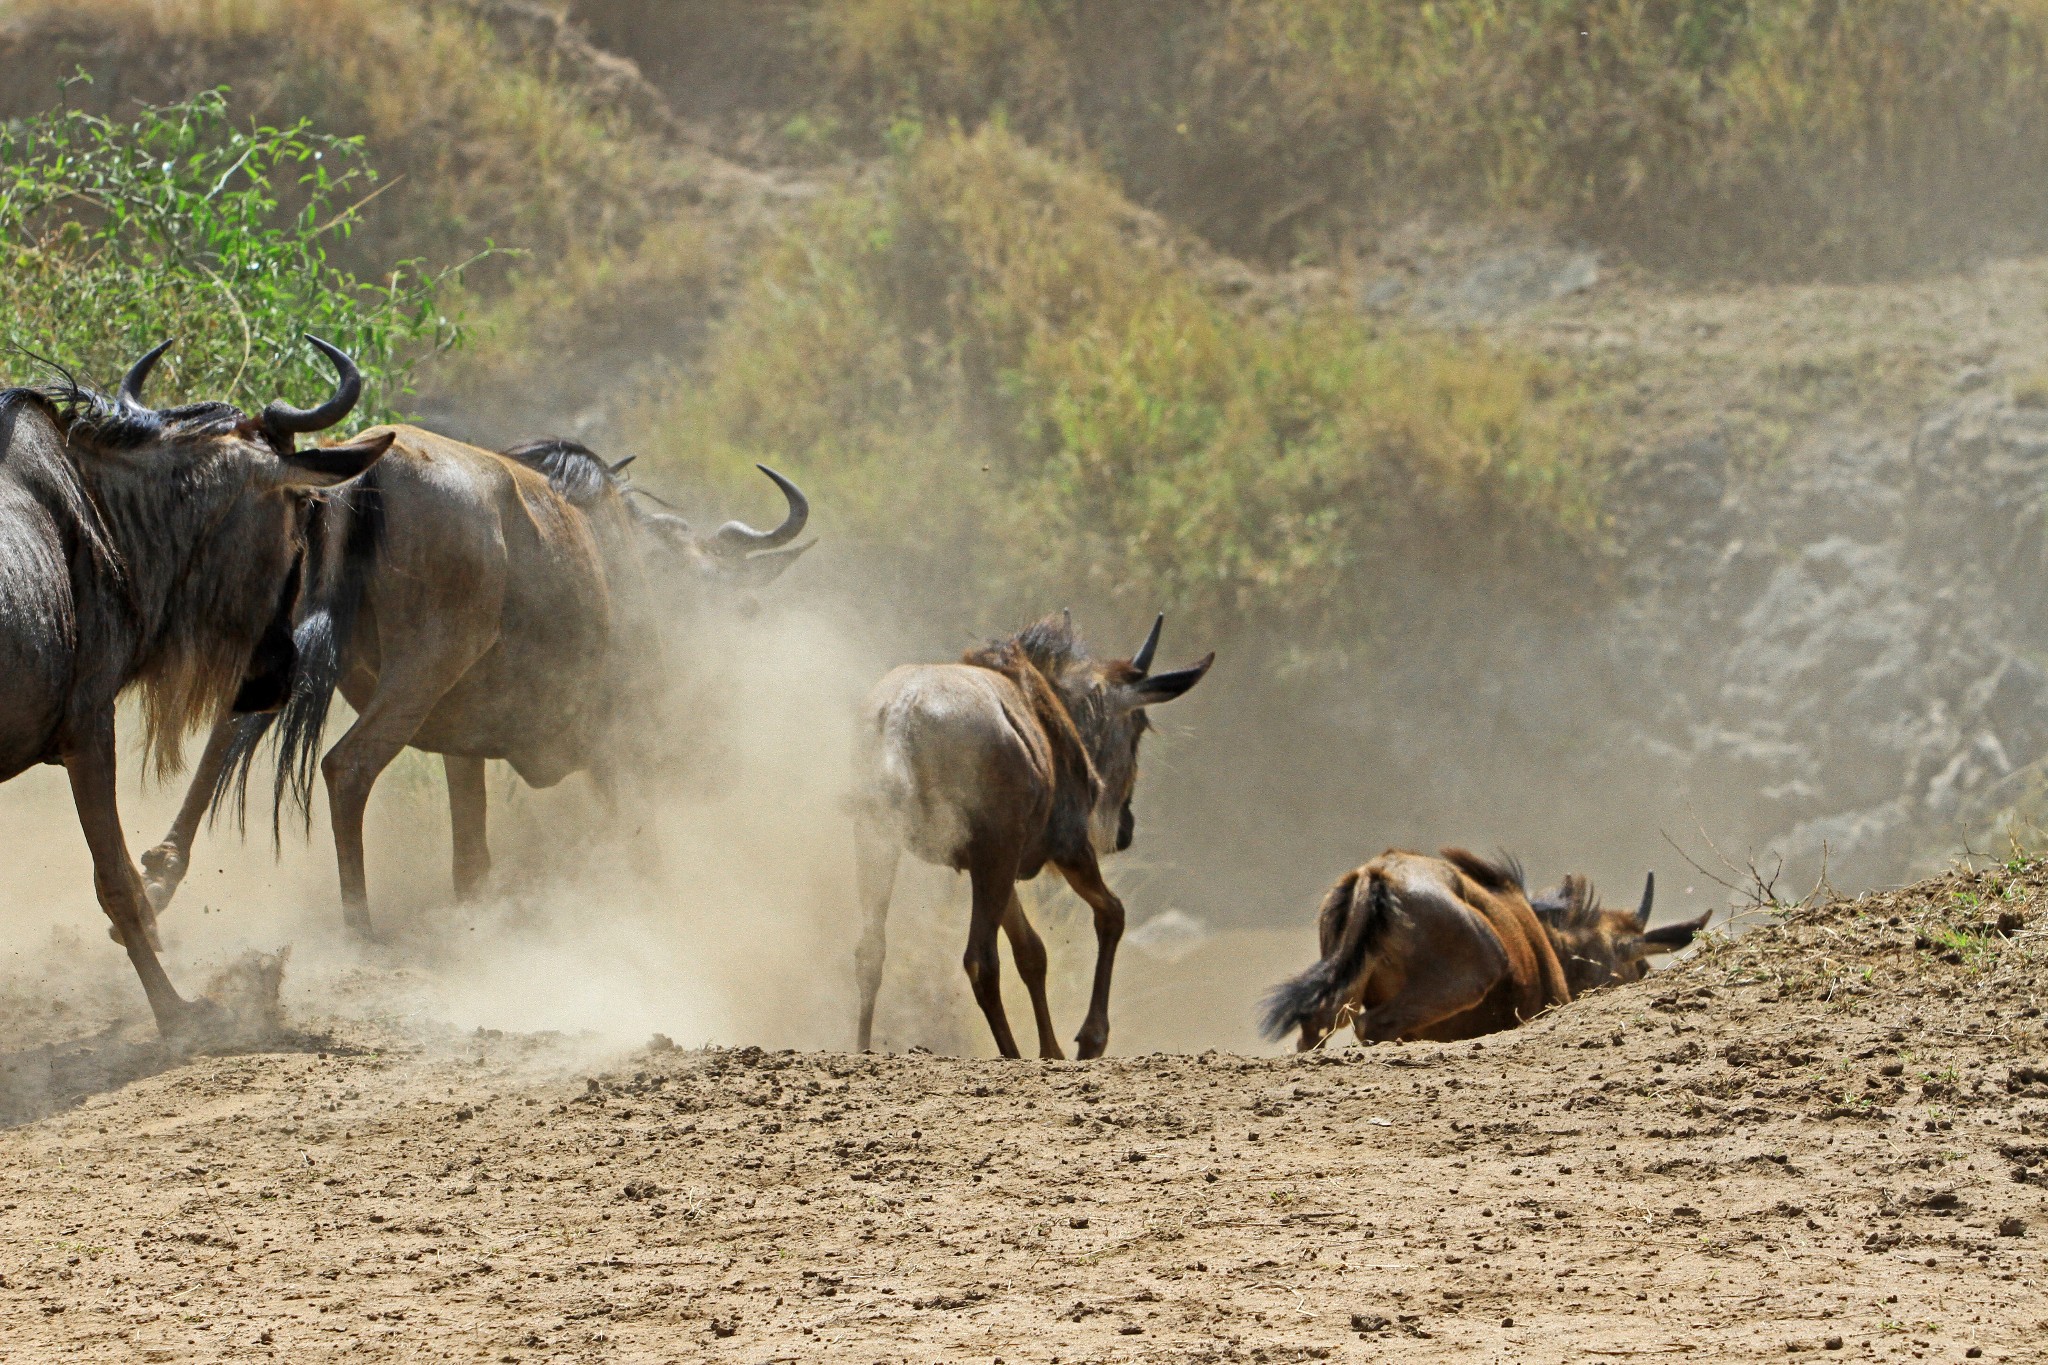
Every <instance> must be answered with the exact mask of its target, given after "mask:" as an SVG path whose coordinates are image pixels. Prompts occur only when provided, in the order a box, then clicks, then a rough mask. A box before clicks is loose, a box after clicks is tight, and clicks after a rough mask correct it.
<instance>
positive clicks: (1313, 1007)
mask: <svg viewBox="0 0 2048 1365" xmlns="http://www.w3.org/2000/svg"><path fill="white" fill-rule="evenodd" d="M1346 904H1348V905H1349V908H1350V914H1349V916H1348V917H1347V918H1346V920H1345V923H1344V931H1343V933H1342V934H1341V935H1339V937H1338V939H1337V942H1336V945H1335V946H1334V947H1333V948H1331V949H1329V950H1328V951H1327V952H1326V953H1325V954H1324V956H1323V960H1322V961H1320V962H1318V963H1316V965H1315V966H1313V967H1310V968H1309V969H1308V970H1307V971H1305V972H1303V973H1302V974H1301V975H1300V976H1297V977H1295V978H1293V979H1292V980H1290V981H1283V982H1281V983H1280V984H1279V985H1277V986H1275V987H1274V988H1273V990H1272V992H1271V993H1270V994H1269V995H1267V996H1266V1000H1265V1007H1264V1008H1265V1015H1264V1018H1263V1019H1262V1021H1261V1023H1260V1031H1261V1032H1263V1033H1264V1034H1265V1035H1266V1037H1267V1038H1279V1037H1281V1036H1282V1035H1283V1034H1286V1033H1288V1032H1290V1031H1292V1030H1294V1029H1297V1028H1300V1027H1301V1026H1302V1025H1303V1024H1304V1023H1306V1022H1308V1021H1309V1020H1311V1019H1314V1018H1315V1017H1316V1016H1318V1015H1320V1014H1321V1013H1323V1012H1324V1011H1325V1010H1328V1009H1330V1008H1331V1007H1332V1006H1334V1005H1335V1004H1336V1003H1337V1001H1338V1000H1339V999H1340V998H1341V997H1343V995H1344V994H1345V993H1346V992H1347V991H1349V990H1350V989H1351V985H1352V983H1353V982H1355V981H1357V980H1358V977H1359V974H1360V973H1361V972H1363V971H1364V970H1365V969H1366V967H1367V965H1368V964H1369V963H1370V962H1371V961H1372V960H1373V958H1375V957H1377V956H1378V955H1379V950H1380V945H1381V944H1383V943H1385V942H1386V937H1387V931H1388V930H1389V929H1390V928H1391V927H1392V925H1393V922H1394V912H1395V911H1396V910H1397V909H1398V908H1399V906H1400V898H1399V896H1398V895H1397V894H1396V893H1395V891H1394V886H1393V883H1392V882H1390V881H1388V880H1387V878H1386V877H1384V876H1380V875H1361V872H1360V871H1352V872H1347V873H1345V874H1344V876H1343V878H1342V879H1341V880H1340V881H1339V882H1338V883H1337V884H1336V885H1335V886H1333V887H1331V888H1330V894H1329V895H1328V896H1325V897H1324V898H1323V908H1322V912H1321V913H1322V914H1323V915H1324V916H1326V917H1327V916H1330V915H1331V914H1332V913H1333V912H1337V911H1341V910H1342V909H1343V907H1344V906H1345V905H1346Z"/></svg>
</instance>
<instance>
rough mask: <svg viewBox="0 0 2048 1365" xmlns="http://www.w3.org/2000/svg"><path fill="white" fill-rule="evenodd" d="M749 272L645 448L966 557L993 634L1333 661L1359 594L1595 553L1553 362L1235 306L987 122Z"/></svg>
mask: <svg viewBox="0 0 2048 1365" xmlns="http://www.w3.org/2000/svg"><path fill="white" fill-rule="evenodd" d="M747 277H748V279H749V284H748V286H747V287H746V290H745V292H744V294H743V296H742V298H741V299H740V301H739V303H738V305H737V307H736V308H735V309H734V311H733V312H732V314H731V316H730V317H729V319H728V320H727V322H726V323H725V325H724V327H723V329H722V330H721V332H720V333H719V334H718V335H717V336H716V337H715V338H714V340H713V342H712V344H711V348H710V353H709V355H708V357H707V360H706V363H705V366H704V370H703V373H702V374H700V375H696V376H693V377H692V378H691V379H690V380H689V381H688V382H685V383H681V384H678V385H676V386H674V387H673V388H671V389H669V390H667V391H665V392H663V393H660V394H658V395H656V396H654V397H653V398H651V399H650V400H649V402H648V404H647V407H646V409H645V411H644V412H643V413H642V414H641V418H640V423H639V425H640V426H641V428H642V429H643V431H644V433H645V436H644V441H645V443H646V446H647V448H649V449H651V450H653V451H655V452H657V453H658V454H659V455H660V456H662V457H663V458H664V459H665V460H666V461H668V462H669V463H670V464H671V465H675V464H687V465H689V466H691V467H692V472H693V475H694V476H695V477H696V478H699V479H707V480H720V479H729V478H731V477H732V474H731V472H730V471H733V470H738V469H744V467H745V463H746V462H747V461H748V460H754V459H760V460H764V461H767V462H770V463H778V462H786V463H788V464H789V465H790V466H791V467H792V468H794V469H796V470H798V471H800V474H801V477H802V478H803V479H804V480H805V481H806V484H807V486H813V491H814V492H816V493H817V494H818V503H819V505H820V506H821V507H830V508H832V509H833V510H834V512H835V514H836V515H837V517H839V518H843V521H842V522H841V524H842V525H844V526H847V527H848V528H849V529H851V530H853V531H854V532H855V533H856V534H865V535H866V536H868V537H870V538H873V539H877V540H881V541H883V542H885V543H887V544H888V545H889V547H890V548H891V549H892V550H893V549H898V548H901V549H907V550H909V551H910V552H912V553H923V554H925V555H928V556H930V557H931V560H932V565H933V567H934V568H935V569H936V568H939V567H941V566H943V567H946V568H949V569H950V568H953V567H956V566H958V565H960V564H962V563H964V564H966V565H968V566H969V572H970V573H971V574H972V576H973V579H974V586H975V588H976V589H977V591H979V592H980V593H982V594H983V595H984V596H985V597H986V598H988V599H989V605H990V611H991V616H992V618H994V617H995V615H996V614H997V613H998V612H1007V613H1010V614H1015V613H1017V612H1023V611H1031V610H1043V609H1044V607H1045V606H1046V605H1047V604H1048V603H1049V602H1056V601H1058V600H1062V595H1066V596H1070V597H1071V598H1073V599H1074V600H1076V601H1077V602H1081V601H1092V602H1099V603H1117V604H1121V605H1124V606H1126V607H1128V609H1129V610H1130V611H1131V612H1133V613H1138V612H1142V611H1145V610H1149V609H1151V608H1152V607H1154V606H1165V607H1171V608H1173V609H1175V610H1176V611H1181V612H1192V613H1193V614H1194V616H1195V617H1196V618H1197V620H1198V621H1199V622H1200V624H1201V626H1202V628H1203V629H1205V630H1208V631H1211V632H1219V633H1227V632H1232V631H1235V630H1239V629H1243V628H1247V627H1255V626H1256V624H1257V623H1258V622H1259V621H1260V620H1262V619H1276V614H1277V617H1284V618H1285V619H1286V620H1288V621H1290V622H1293V623H1295V624H1297V625H1298V626H1302V627H1305V628H1306V630H1305V632H1304V633H1305V636H1306V637H1308V638H1311V639H1313V640H1314V641H1316V642H1319V643H1323V644H1328V643H1331V642H1333V641H1338V640H1341V639H1343V638H1345V637H1346V636H1347V634H1348V633H1350V632H1353V631H1356V630H1362V629H1367V628H1369V627H1370V625H1371V624H1372V623H1373V621H1374V619H1375V605H1376V600H1377V594H1376V593H1375V591H1374V589H1373V585H1375V584H1378V583H1385V582H1390V581H1394V580H1398V579H1399V578H1400V577H1402V576H1403V575H1404V574H1413V573H1414V572H1415V571H1417V570H1418V569H1422V568H1428V569H1431V570H1437V569H1450V570H1452V571H1454V572H1455V571H1468V572H1475V573H1487V572H1497V571H1500V570H1502V569H1503V568H1509V567H1513V566H1521V567H1522V568H1527V567H1528V566H1530V565H1532V564H1535V563H1538V562H1542V561H1545V560H1546V559H1552V558H1554V557H1562V558H1564V559H1570V560H1573V561H1576V562H1579V563H1581V564H1583V563H1584V562H1585V558H1584V557H1585V556H1586V554H1587V552H1588V551H1590V550H1591V548H1592V547H1593V546H1594V545H1595V543H1596V542H1597V540H1598V511H1597V507H1598V502H1597V494H1598V455H1599V452H1600V451H1601V449H1602V440H1601V437H1600V433H1599V432H1598V431H1597V430H1596V429H1595V428H1594V425H1593V423H1592V422H1591V421H1590V420H1589V419H1588V417H1587V416H1586V414H1585V411H1584V407H1583V405H1582V404H1581V402H1580V401H1579V398H1578V396H1577V395H1576V393H1575V391H1574V390H1573V386H1572V383H1571V379H1570V376H1568V375H1567V374H1564V373H1562V372H1561V371H1560V370H1559V369H1558V367H1556V366H1555V365H1553V364H1550V363H1548V362H1544V361H1541V360H1538V359H1536V358H1534V357H1530V356H1526V355H1520V354H1516V353H1513V352H1510V351H1506V350H1503V349H1498V348H1494V347H1490V346H1487V345H1484V344H1479V343H1470V342H1459V341H1454V340H1451V339H1448V338H1443V337H1437V336H1426V335H1409V334H1404V333H1400V332H1392V331H1385V330H1378V329H1375V328H1374V327H1372V326H1370V325H1369V324H1367V323H1366V322H1364V321H1362V320H1361V319H1360V318H1359V317H1357V316H1356V315H1355V314H1352V313H1349V312H1347V311H1344V310H1342V309H1340V308H1335V307H1330V308H1324V307H1313V306H1312V307H1309V308H1308V309H1306V310H1305V311H1303V312H1301V313H1299V314H1295V313H1292V312H1290V311H1286V310H1281V311H1278V312H1276V313H1273V314H1262V313H1258V312H1255V311H1253V310H1251V309H1248V308H1247V309H1243V310H1240V309H1238V308H1234V307H1233V306H1231V305H1230V304H1229V303H1227V302H1226V301H1225V300H1224V299H1222V298H1221V297H1219V296H1218V295H1217V294H1216V293H1215V292H1214V291H1212V290H1211V289H1209V288H1208V287H1206V286H1205V285H1204V283H1203V280H1202V276H1201V275H1200V273H1199V271H1197V270H1196V269H1194V268H1193V267H1192V266H1191V265H1190V264H1189V263H1188V262H1187V261H1185V260H1183V259H1182V253H1181V252H1180V251H1179V250H1178V249H1177V248H1176V247H1175V245H1174V243H1173V242H1172V240H1171V239H1170V238H1167V237H1165V236H1163V235H1162V234H1161V233H1160V232H1159V230H1158V228H1157V225H1156V223H1154V222H1153V220H1149V219H1147V218H1145V217H1144V216H1143V215H1140V214H1138V213H1137V212H1136V211H1134V210H1133V209H1132V208H1131V206H1130V205H1129V204H1128V203H1127V202H1126V201H1124V200H1123V199H1122V198H1121V196H1120V195H1118V194H1117V192H1116V190H1115V189H1114V187H1113V186H1111V185H1110V184H1109V183H1108V182H1107V181H1106V180H1104V179H1103V178H1102V177H1100V176H1098V175H1093V174H1089V173H1086V172H1083V171H1079V170H1076V169H1074V168H1072V167H1071V166H1068V165H1065V164H1063V163H1061V162H1059V161H1057V160H1055V159H1054V158H1051V157H1049V156H1047V155H1045V154H1044V153H1042V152H1039V151H1036V150H1033V149H1032V148H1030V147H1028V146H1025V145H1024V144H1022V143H1021V142H1019V141H1018V140H1017V139H1016V138H1014V137H1012V136H1011V135H1009V134H1008V133H1006V132H1004V131H1003V130H1002V129H1000V128H998V127H995V126H993V125H988V126H984V127H983V128H982V129H981V130H980V131H978V132H976V133H973V134H957V133H956V134H946V135H934V136H930V137H927V138H925V139H923V140H922V141H921V142H920V143H919V144H918V145H917V146H916V147H915V148H914V149H913V150H910V151H907V152H906V153H904V154H903V155H902V156H901V158H900V160H899V165H898V169H897V174H896V175H895V176H894V177H892V178H891V179H890V180H889V181H888V182H887V184H886V186H885V187H884V188H881V189H879V190H875V191H870V192H866V193H847V194H843V195H840V196H838V197H836V198H833V199H831V200H830V201H828V202H826V203H824V204H822V205H821V206H819V207H818V208H817V209H816V210H815V211H814V212H813V213H812V214H811V215H810V217H809V218H807V219H806V220H805V221H804V222H803V223H801V224H800V225H799V226H797V227H796V228H794V229H792V230H791V231H789V232H788V233H786V234H785V235H784V236H783V237H782V238H781V239H780V240H779V241H778V242H777V243H776V244H775V245H774V246H772V247H771V248H770V249H769V250H768V251H767V252H766V253H765V255H764V257H763V258H762V259H761V260H759V261H757V262H756V263H755V264H754V265H753V266H752V267H751V268H750V270H749V271H748V272H747Z"/></svg>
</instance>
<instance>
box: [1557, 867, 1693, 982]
mask: <svg viewBox="0 0 2048 1365" xmlns="http://www.w3.org/2000/svg"><path fill="white" fill-rule="evenodd" d="M1656 895H1657V875H1656V874H1655V873H1654V872H1653V873H1651V874H1650V875H1649V876H1647V877H1646V878H1644V880H1643V899H1642V903H1641V904H1640V905H1638V906H1637V907H1636V908H1635V910H1633V911H1628V910H1609V909H1607V908H1605V907H1604V906H1602V905H1601V904H1600V897H1599V896H1598V895H1597V894H1595V892H1594V890H1593V883H1592V882H1590V881H1588V880H1587V879H1586V878H1584V877H1581V876H1577V875H1572V876H1568V877H1566V878H1565V879H1564V882H1563V883H1562V884H1561V885H1560V886H1558V887H1557V889H1555V890H1553V891H1546V892H1544V893H1543V894H1542V895H1540V896H1537V897H1536V898H1535V899H1533V900H1532V901H1530V903H1529V904H1530V907H1531V908H1532V909H1534V910H1535V912H1536V918H1537V919H1539V920H1541V921H1542V922H1543V928H1544V930H1545V932H1547V933H1548V934H1549V935H1550V943H1551V946H1552V947H1553V948H1555V949H1556V950H1557V957H1558V961H1559V962H1560V963H1562V964H1563V966H1564V979H1565V984H1566V985H1567V986H1569V987H1570V988H1571V993H1572V998H1573V999H1574V1000H1576V999H1578V998H1579V997H1580V996H1582V995H1584V994H1586V993H1587V992H1588V991H1594V990H1598V989H1599V988H1600V987H1602V986H1607V985H1613V984H1616V983H1620V982H1629V981H1640V980H1642V979H1643V977H1645V976H1647V975H1648V974H1649V971H1650V958H1651V957H1652V956H1654V955H1655V954H1658V953H1675V952H1677V951H1678V950H1679V949H1680V948H1683V947H1685V946H1687V945H1688V944H1690V943H1691V942H1692V940H1693V936H1694V935H1695V934H1697V933H1699V931H1700V930H1702V929H1704V928H1706V927H1707V921H1708V920H1709V919H1710V918H1712V917H1713V912H1712V911H1711V910H1710V911H1708V912H1707V913H1706V914H1703V915H1701V916H1700V917H1699V918H1698V919H1690V920H1684V921H1681V922H1680V923H1677V924H1667V925H1665V926H1664V927H1663V928H1661V929H1652V928H1650V927H1649V926H1650V906H1651V903H1652V902H1653V901H1654V900H1655V899H1656Z"/></svg>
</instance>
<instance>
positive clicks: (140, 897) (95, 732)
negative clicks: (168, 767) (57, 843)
mask: <svg viewBox="0 0 2048 1365" xmlns="http://www.w3.org/2000/svg"><path fill="white" fill-rule="evenodd" d="M64 768H65V772H66V775H67V776H69V777H70V779H71V800H72V803H73V804H74V805H76V806H77V808H78V824H79V827H80V829H82V830H83V831H84V833H85V843H86V847H87V848H89V849H91V850H92V880H93V889H94V890H96V891H97V892H98V893H99V901H100V908H101V909H102V910H104V911H106V914H107V918H108V919H109V920H111V921H113V927H114V930H115V939H116V941H117V942H119V943H120V944H121V946H122V947H123V948H126V949H127V950H128V960H129V962H131V963H133V964H134V967H135V974H136V976H138V977H139V978H141V980H142V993H143V994H144V995H146V996H147V997H149V1010H150V1013H151V1014H153V1015H155V1016H156V1026H157V1031H158V1032H160V1033H163V1034H166V1035H168V1034H172V1033H175V1032H177V1031H178V1030H179V1029H180V1028H181V1027H183V1026H184V1025H185V1024H187V1023H188V1022H189V1021H190V1020H191V1019H192V1018H193V1017H194V1016H195V1015H196V1014H198V1013H199V1007H198V1006H196V1005H194V1004H193V1003H192V1002H191V1001H189V1000H186V999H185V998H184V997H183V996H181V995H179V994H178V989H177V987H175V986H173V985H172V984H171V978H170V977H169V976H168V975H166V974H165V972H164V967H163V963H161V962H159V961H158V960H157V956H156V952H155V950H154V949H153V948H152V947H151V946H150V940H149V933H148V923H149V920H148V916H149V899H148V897H147V896H146V895H145V894H144V892H143V889H142V878H141V877H140V876H139V875H137V873H136V871H135V865H134V864H133V863H131V862H130V861H129V860H128V840H127V838H126V836H125V835H123V834H122V832H121V811H120V808H119V806H118V805H117V804H116V801H115V771H114V717H113V713H112V712H111V711H109V712H108V713H106V714H105V715H103V716H98V717H94V718H93V720H92V721H90V722H89V723H88V728H87V733H86V735H85V736H84V738H83V740H82V742H80V743H77V744H76V745H74V746H73V747H72V748H71V749H69V750H67V751H66V753H65V754H64Z"/></svg>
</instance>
